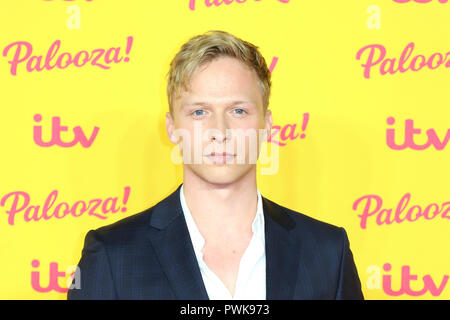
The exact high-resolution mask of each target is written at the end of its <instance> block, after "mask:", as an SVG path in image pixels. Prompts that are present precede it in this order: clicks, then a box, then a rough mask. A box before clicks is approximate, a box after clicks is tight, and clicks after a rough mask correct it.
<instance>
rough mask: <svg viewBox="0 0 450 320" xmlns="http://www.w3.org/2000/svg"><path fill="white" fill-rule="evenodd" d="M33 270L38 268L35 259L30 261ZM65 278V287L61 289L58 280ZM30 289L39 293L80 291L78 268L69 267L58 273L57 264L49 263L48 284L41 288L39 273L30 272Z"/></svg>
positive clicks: (79, 272)
mask: <svg viewBox="0 0 450 320" xmlns="http://www.w3.org/2000/svg"><path fill="white" fill-rule="evenodd" d="M31 266H32V267H33V268H34V269H37V268H39V266H40V262H39V260H37V259H34V260H33V261H31ZM59 278H66V286H63V287H61V286H60V285H59V282H58V279H59ZM31 287H32V288H33V289H34V290H35V291H37V292H41V293H46V292H50V291H56V292H60V293H66V292H67V291H69V289H81V271H80V268H79V267H78V266H69V267H67V269H66V270H65V271H59V269H58V263H57V262H50V266H49V283H48V285H47V286H42V284H41V281H40V271H36V270H35V271H31Z"/></svg>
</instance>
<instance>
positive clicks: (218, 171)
mask: <svg viewBox="0 0 450 320" xmlns="http://www.w3.org/2000/svg"><path fill="white" fill-rule="evenodd" d="M252 167H253V166H242V165H241V166H238V167H237V166H236V165H201V166H189V168H187V169H188V170H191V171H193V172H194V173H195V175H197V176H198V177H200V178H201V179H203V180H205V181H208V182H209V183H211V184H231V183H233V182H236V181H238V180H240V178H242V177H243V176H244V175H246V174H247V173H248V172H249V171H250V170H251V169H252Z"/></svg>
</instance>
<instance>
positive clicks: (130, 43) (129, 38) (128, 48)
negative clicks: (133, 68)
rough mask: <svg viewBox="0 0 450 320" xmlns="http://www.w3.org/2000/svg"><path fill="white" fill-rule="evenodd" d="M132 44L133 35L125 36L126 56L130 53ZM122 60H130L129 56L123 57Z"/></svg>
mask: <svg viewBox="0 0 450 320" xmlns="http://www.w3.org/2000/svg"><path fill="white" fill-rule="evenodd" d="M132 45H133V37H131V36H130V37H128V38H127V49H126V50H125V53H126V55H127V56H128V55H129V54H130V51H131V46H132ZM123 61H125V62H128V61H130V58H128V57H125V59H123Z"/></svg>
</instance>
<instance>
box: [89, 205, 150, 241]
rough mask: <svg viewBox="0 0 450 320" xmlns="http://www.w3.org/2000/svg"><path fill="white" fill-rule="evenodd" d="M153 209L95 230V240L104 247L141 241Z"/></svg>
mask: <svg viewBox="0 0 450 320" xmlns="http://www.w3.org/2000/svg"><path fill="white" fill-rule="evenodd" d="M154 207H155V206H152V207H150V208H148V209H146V210H144V211H141V212H139V213H136V214H133V215H131V216H128V217H126V218H123V219H120V220H118V221H116V222H114V223H111V224H108V225H105V226H102V227H99V228H97V229H95V230H94V233H95V235H96V239H97V240H100V241H101V242H103V243H104V244H106V245H114V244H120V245H123V244H126V243H135V241H139V240H141V239H142V237H143V236H145V232H146V231H147V230H148V226H149V223H150V222H149V221H150V217H151V214H152V211H153V208H154Z"/></svg>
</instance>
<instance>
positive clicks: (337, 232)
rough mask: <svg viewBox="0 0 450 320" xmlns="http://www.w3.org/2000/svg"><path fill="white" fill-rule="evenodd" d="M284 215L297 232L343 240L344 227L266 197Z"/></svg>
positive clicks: (320, 237)
mask: <svg viewBox="0 0 450 320" xmlns="http://www.w3.org/2000/svg"><path fill="white" fill-rule="evenodd" d="M266 200H267V201H269V203H270V204H272V206H273V207H274V208H275V209H277V210H278V211H279V212H280V213H281V214H282V215H285V216H287V218H288V219H289V220H291V221H292V222H293V223H292V225H293V229H294V232H295V233H298V234H299V235H302V236H305V235H307V236H308V237H314V238H316V239H318V240H324V239H330V240H332V241H339V240H340V241H342V235H343V233H345V230H344V228H342V227H339V226H336V225H333V224H331V223H327V222H324V221H321V220H319V219H316V218H313V217H310V216H308V215H306V214H304V213H302V212H299V211H295V210H293V209H290V208H288V207H285V206H283V205H280V204H278V203H276V202H274V201H271V200H269V199H266Z"/></svg>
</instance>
